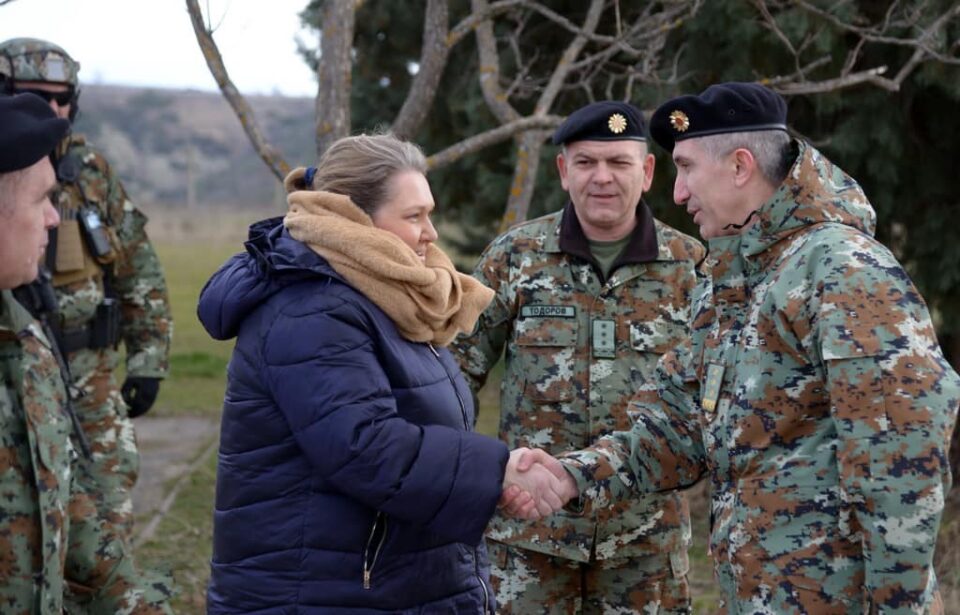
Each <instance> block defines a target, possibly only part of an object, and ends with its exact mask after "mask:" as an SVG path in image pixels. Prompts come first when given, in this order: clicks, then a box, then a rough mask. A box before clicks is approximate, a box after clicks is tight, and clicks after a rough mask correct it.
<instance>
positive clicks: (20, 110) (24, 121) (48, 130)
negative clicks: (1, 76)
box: [0, 94, 70, 173]
mask: <svg viewBox="0 0 960 615" xmlns="http://www.w3.org/2000/svg"><path fill="white" fill-rule="evenodd" d="M69 129H70V121H69V120H64V119H60V118H58V117H57V114H56V113H54V112H53V109H51V108H50V105H48V104H47V103H46V101H44V100H43V99H42V98H40V97H39V96H37V95H35V94H17V95H15V96H0V173H11V172H13V171H19V170H20V169H25V168H27V167H29V166H31V165H33V164H34V163H36V162H37V161H38V160H40V159H41V158H43V157H44V156H46V155H48V154H49V153H50V152H52V151H53V148H55V147H56V146H57V143H59V142H60V140H61V139H63V137H64V135H66V134H67V131H68V130H69Z"/></svg>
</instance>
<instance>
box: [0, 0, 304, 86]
mask: <svg viewBox="0 0 960 615" xmlns="http://www.w3.org/2000/svg"><path fill="white" fill-rule="evenodd" d="M199 4H200V7H201V8H202V9H203V11H204V14H205V15H207V7H208V6H209V8H210V13H211V14H212V15H213V23H214V24H215V25H216V24H219V26H218V27H217V30H216V31H215V32H214V40H215V41H216V42H217V45H218V46H219V47H220V53H221V54H222V55H223V58H224V63H225V64H226V67H227V71H228V73H229V74H230V78H231V79H232V80H233V82H234V84H236V86H237V88H238V89H239V90H240V91H241V92H243V93H244V94H254V93H261V94H272V93H281V94H285V95H287V96H314V95H315V94H316V91H317V86H316V81H315V79H314V77H313V75H312V74H311V72H310V70H309V69H308V68H307V66H306V64H304V63H303V61H302V60H301V59H300V57H299V56H297V53H296V49H297V46H296V38H297V37H299V38H300V39H301V40H303V41H305V42H307V43H309V44H310V46H311V47H316V42H315V40H313V39H315V37H316V34H314V33H311V32H309V31H305V30H302V29H301V28H300V20H299V19H298V17H297V13H298V12H299V11H301V10H302V9H303V8H304V7H305V6H306V5H307V0H200V2H199ZM20 36H29V37H34V38H42V39H46V40H49V41H51V42H54V43H56V44H58V45H60V46H61V47H63V48H64V49H65V50H66V51H67V53H69V54H70V55H71V56H73V58H74V59H76V60H78V61H79V62H80V83H81V84H83V83H107V84H114V85H140V86H155V87H175V88H195V89H200V90H211V91H215V90H216V89H217V85H216V82H214V80H213V77H212V76H211V75H210V71H209V70H208V69H207V65H206V62H205V61H204V59H203V55H202V54H201V53H200V49H199V47H197V40H196V38H195V37H194V34H193V28H192V27H191V25H190V17H189V16H188V15H187V8H186V2H184V1H183V0H14V1H13V2H11V3H10V4H7V5H5V6H0V41H4V40H7V39H9V38H14V37H20Z"/></svg>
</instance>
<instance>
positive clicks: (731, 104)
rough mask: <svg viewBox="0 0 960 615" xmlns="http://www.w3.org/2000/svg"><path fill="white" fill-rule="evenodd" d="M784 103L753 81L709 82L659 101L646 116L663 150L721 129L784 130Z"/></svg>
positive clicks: (775, 94) (655, 139)
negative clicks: (699, 88)
mask: <svg viewBox="0 0 960 615" xmlns="http://www.w3.org/2000/svg"><path fill="white" fill-rule="evenodd" d="M786 129H787V103H786V102H785V101H784V100H783V98H782V97H781V96H780V95H779V94H777V93H776V92H774V91H773V90H771V89H769V88H766V87H764V86H762V85H759V84H756V83H720V84H717V85H711V86H710V87H708V88H707V89H706V90H704V91H703V92H702V93H701V94H700V95H699V96H692V95H687V96H680V97H677V98H674V99H672V100H668V101H667V102H665V103H663V104H662V105H660V106H659V107H657V110H656V111H654V112H653V116H651V118H650V135H651V136H652V137H653V140H654V141H656V142H657V143H658V144H660V146H661V147H663V148H664V149H666V150H667V151H671V152H672V151H673V145H674V143H675V142H676V141H683V140H684V139H690V138H693V137H704V136H707V135H718V134H722V133H725V132H750V131H755V130H784V131H785V130H786Z"/></svg>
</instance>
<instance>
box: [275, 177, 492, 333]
mask: <svg viewBox="0 0 960 615" xmlns="http://www.w3.org/2000/svg"><path fill="white" fill-rule="evenodd" d="M287 203H288V204H289V208H288V211H287V216H286V218H284V224H285V225H286V227H287V229H289V231H290V236H291V237H293V238H294V239H296V240H298V241H302V242H303V243H305V244H306V245H308V246H309V247H310V248H311V249H312V250H313V251H314V252H316V253H317V254H319V255H320V256H322V257H323V258H325V259H327V261H328V262H329V263H330V265H331V266H332V267H333V268H334V269H335V270H336V272H337V273H339V274H340V275H342V276H343V277H344V278H346V279H347V281H348V282H350V284H351V285H352V286H353V287H354V288H356V289H357V290H359V291H360V292H361V293H363V294H364V295H366V297H367V298H368V299H370V300H371V301H373V302H374V303H375V304H377V306H378V307H379V308H380V309H381V310H383V311H384V312H386V313H387V316H389V317H390V318H391V319H392V320H393V322H394V323H395V324H396V325H397V329H399V330H400V334H401V335H403V337H405V338H406V339H408V340H410V341H413V342H432V343H434V344H437V345H446V344H448V343H449V342H450V341H451V340H452V339H453V338H454V337H455V336H456V335H457V333H459V332H461V331H465V332H470V331H472V330H473V326H474V324H476V322H477V318H478V317H479V316H480V313H481V312H482V311H483V310H484V308H486V307H487V304H488V303H490V300H491V299H493V291H492V290H490V289H489V288H487V287H486V286H484V285H482V284H481V283H480V282H478V281H477V280H475V279H473V278H472V277H470V276H468V275H464V274H462V273H459V272H458V271H457V270H456V269H455V268H454V266H453V263H451V262H450V259H449V258H447V255H446V254H444V253H443V251H442V250H440V248H438V247H436V246H435V245H433V244H430V245H429V246H428V248H427V258H426V263H424V262H423V261H422V260H421V259H420V257H419V256H417V253H416V252H414V251H413V250H412V249H411V248H410V246H408V245H407V244H405V243H404V242H403V241H402V240H401V239H400V238H399V237H397V236H396V235H394V234H393V233H391V232H389V231H384V230H381V229H378V228H377V227H375V226H374V225H373V220H371V219H370V216H368V215H367V214H366V213H364V212H363V210H361V209H360V208H359V207H357V206H356V205H354V204H353V202H352V201H351V200H350V198H349V197H347V196H343V195H339V194H333V193H331V192H314V191H306V190H299V191H295V192H291V193H290V194H289V195H288V196H287Z"/></svg>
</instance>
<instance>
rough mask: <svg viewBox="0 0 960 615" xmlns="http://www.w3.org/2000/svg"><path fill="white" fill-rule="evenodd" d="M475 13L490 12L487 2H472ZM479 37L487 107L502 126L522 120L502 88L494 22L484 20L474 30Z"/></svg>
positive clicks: (485, 0) (483, 90)
mask: <svg viewBox="0 0 960 615" xmlns="http://www.w3.org/2000/svg"><path fill="white" fill-rule="evenodd" d="M470 5H471V6H472V7H473V11H474V12H475V13H485V12H487V11H489V4H488V3H487V0H471V2H470ZM474 31H475V33H476V37H477V51H478V53H479V54H480V90H481V91H482V92H483V99H484V101H486V103H487V107H488V108H489V109H490V111H492V112H493V114H494V115H495V116H496V118H497V119H498V120H499V121H500V123H501V124H506V123H509V122H512V121H515V120H517V119H520V113H518V112H517V110H516V109H514V108H513V107H512V106H511V105H510V103H509V101H508V100H507V95H506V93H505V92H504V91H503V88H502V87H501V86H500V56H499V54H498V53H497V40H496V38H494V36H493V22H492V21H491V20H490V19H487V20H484V21H482V22H480V23H479V24H477V26H476V27H475V28H474Z"/></svg>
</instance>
